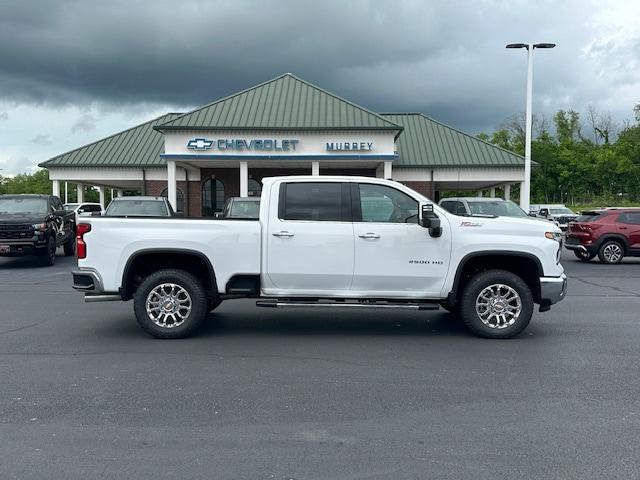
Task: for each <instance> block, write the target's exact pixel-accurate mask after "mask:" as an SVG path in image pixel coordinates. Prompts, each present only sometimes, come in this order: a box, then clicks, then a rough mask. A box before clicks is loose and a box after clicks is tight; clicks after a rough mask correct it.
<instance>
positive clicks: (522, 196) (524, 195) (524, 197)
mask: <svg viewBox="0 0 640 480" xmlns="http://www.w3.org/2000/svg"><path fill="white" fill-rule="evenodd" d="M524 205H526V206H527V209H526V210H524ZM520 208H522V209H523V210H524V211H525V212H529V199H528V198H527V193H526V192H525V190H524V182H520Z"/></svg>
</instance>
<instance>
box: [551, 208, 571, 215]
mask: <svg viewBox="0 0 640 480" xmlns="http://www.w3.org/2000/svg"><path fill="white" fill-rule="evenodd" d="M551 215H575V213H573V212H572V211H571V210H569V209H568V208H567V207H562V208H552V209H551Z"/></svg>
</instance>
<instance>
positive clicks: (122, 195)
mask: <svg viewBox="0 0 640 480" xmlns="http://www.w3.org/2000/svg"><path fill="white" fill-rule="evenodd" d="M116 192H117V195H118V197H124V190H122V189H121V188H119V189H118V190H116Z"/></svg>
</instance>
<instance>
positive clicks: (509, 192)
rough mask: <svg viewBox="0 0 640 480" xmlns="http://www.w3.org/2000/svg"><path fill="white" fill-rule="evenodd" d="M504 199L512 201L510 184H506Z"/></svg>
mask: <svg viewBox="0 0 640 480" xmlns="http://www.w3.org/2000/svg"><path fill="white" fill-rule="evenodd" d="M504 199H505V200H510V199H511V184H510V183H506V184H505V185H504Z"/></svg>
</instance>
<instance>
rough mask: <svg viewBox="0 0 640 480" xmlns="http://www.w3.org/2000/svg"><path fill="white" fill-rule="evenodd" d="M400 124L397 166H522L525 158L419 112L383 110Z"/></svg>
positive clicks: (397, 142)
mask: <svg viewBox="0 0 640 480" xmlns="http://www.w3.org/2000/svg"><path fill="white" fill-rule="evenodd" d="M382 116H383V117H384V118H386V119H388V120H390V121H392V122H393V123H396V124H398V125H402V126H403V127H404V131H403V132H402V135H400V137H399V138H398V139H397V140H396V148H397V150H398V154H399V156H400V158H399V159H398V161H397V162H394V165H397V166H399V167H471V168H473V167H522V166H524V157H522V156H520V155H517V154H515V153H513V152H510V151H508V150H505V149H503V148H500V147H498V146H496V145H493V144H491V143H488V142H485V141H483V140H480V139H479V138H476V137H474V136H472V135H468V134H466V133H464V132H461V131H460V130H457V129H455V128H453V127H450V126H448V125H445V124H443V123H440V122H438V121H436V120H434V119H432V118H429V117H427V116H426V115H423V114H422V113H386V114H384V113H383V114H382Z"/></svg>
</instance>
